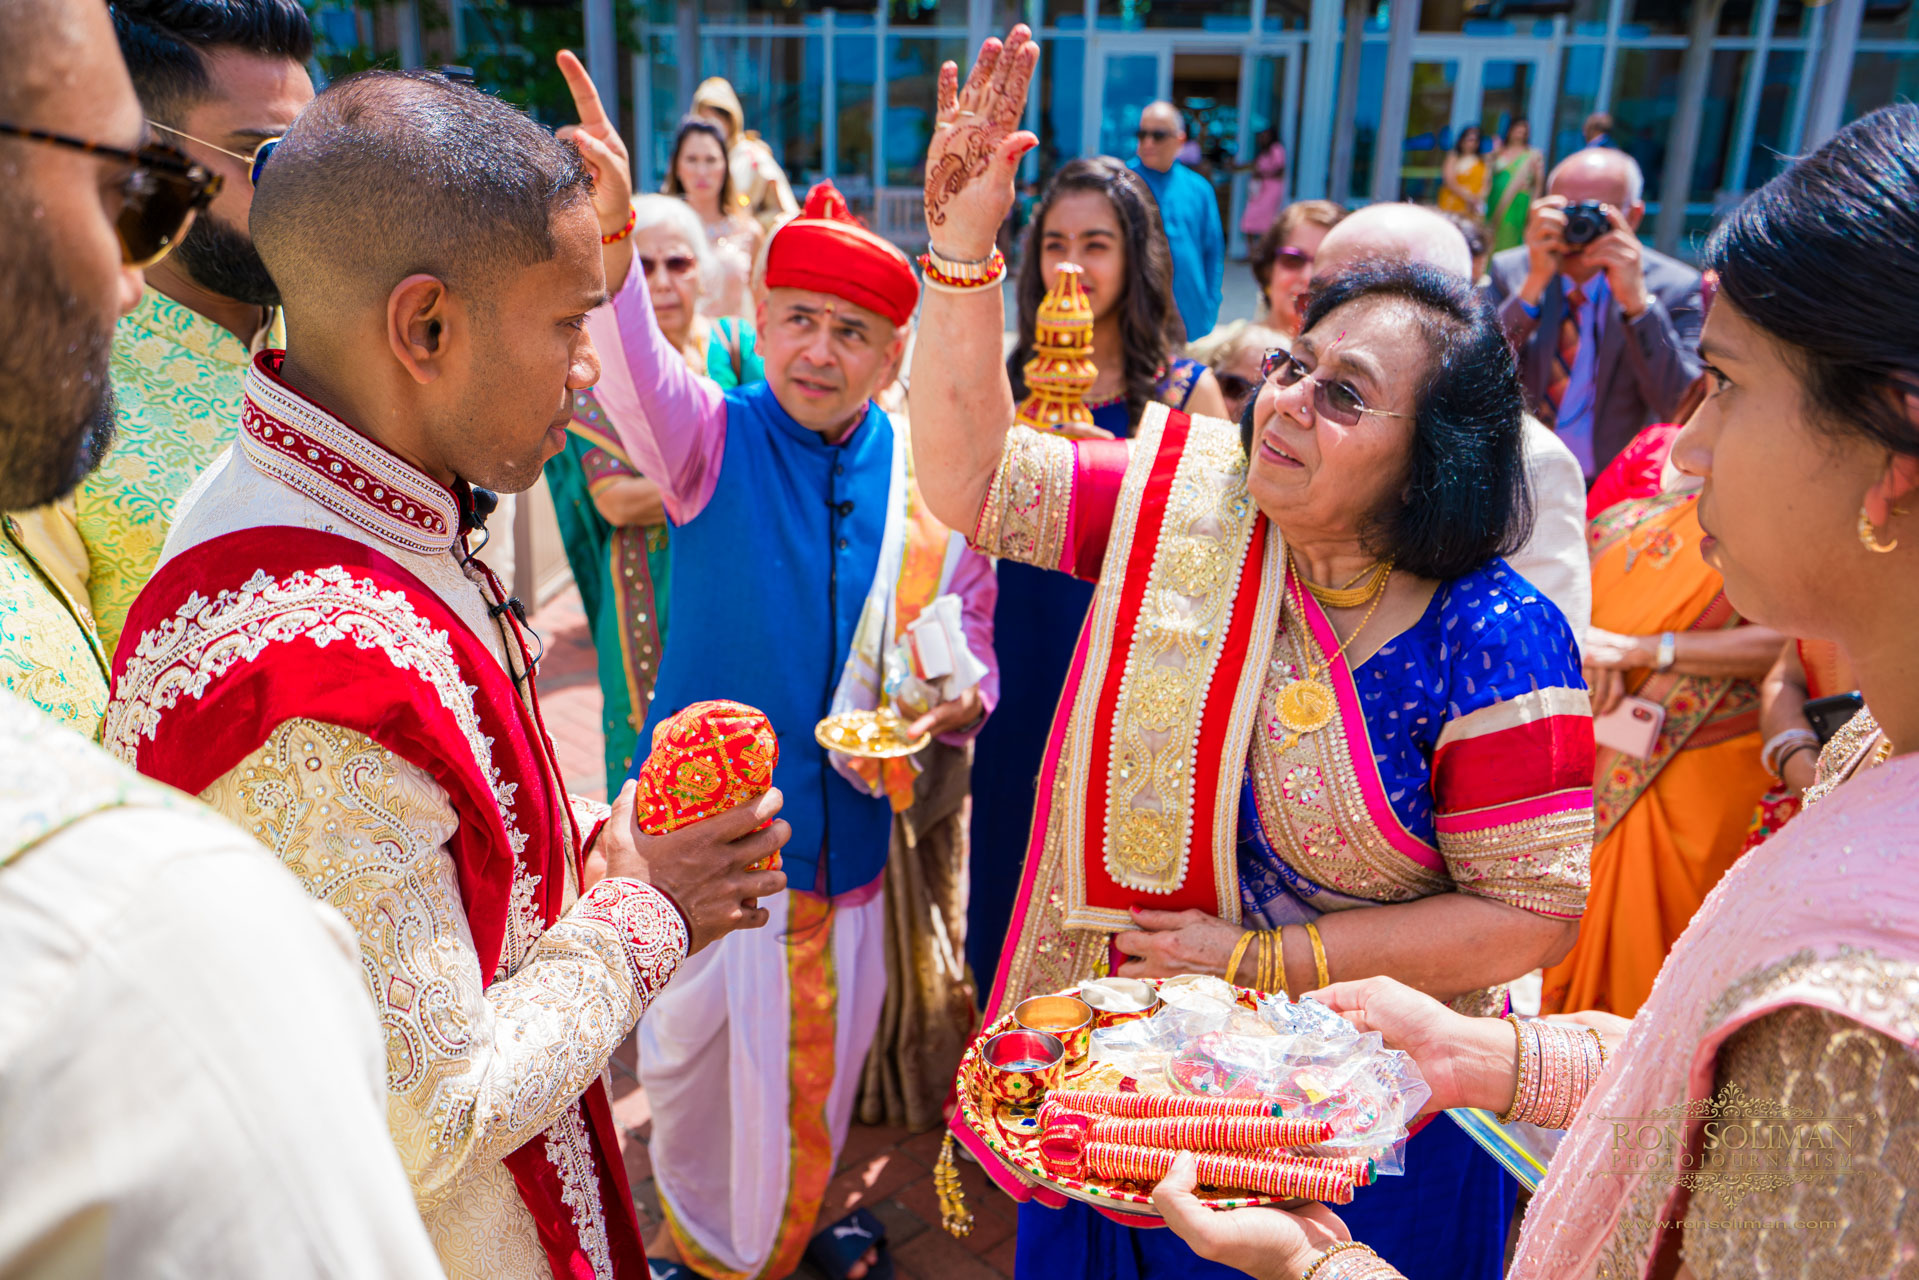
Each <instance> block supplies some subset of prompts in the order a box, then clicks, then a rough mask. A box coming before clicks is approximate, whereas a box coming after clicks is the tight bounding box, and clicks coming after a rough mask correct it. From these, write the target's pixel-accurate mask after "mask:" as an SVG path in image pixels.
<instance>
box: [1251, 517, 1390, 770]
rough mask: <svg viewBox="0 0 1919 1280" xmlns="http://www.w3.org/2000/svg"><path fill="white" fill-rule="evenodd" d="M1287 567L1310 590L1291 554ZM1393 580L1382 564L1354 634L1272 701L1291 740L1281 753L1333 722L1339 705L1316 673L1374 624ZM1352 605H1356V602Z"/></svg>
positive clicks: (1302, 619)
mask: <svg viewBox="0 0 1919 1280" xmlns="http://www.w3.org/2000/svg"><path fill="white" fill-rule="evenodd" d="M1286 563H1287V571H1288V572H1289V573H1291V574H1292V576H1293V578H1294V579H1295V580H1296V581H1298V582H1301V583H1304V584H1305V585H1306V586H1307V587H1308V588H1309V589H1310V587H1311V586H1312V584H1311V583H1308V582H1306V579H1305V577H1304V576H1303V575H1302V574H1300V573H1299V566H1298V565H1297V564H1295V563H1294V562H1293V559H1292V555H1291V553H1290V552H1288V553H1287V559H1286ZM1392 576H1393V565H1392V561H1390V560H1388V561H1385V562H1384V563H1382V564H1381V565H1380V566H1379V571H1377V572H1375V575H1374V577H1375V580H1376V582H1377V584H1378V585H1377V586H1374V585H1373V584H1372V583H1368V584H1367V585H1368V587H1369V588H1370V591H1371V594H1372V597H1373V602H1372V607H1371V608H1369V609H1367V610H1366V616H1365V617H1363V618H1361V619H1360V620H1359V625H1358V626H1356V627H1354V628H1353V633H1352V634H1351V635H1349V636H1347V637H1346V639H1345V640H1343V641H1341V642H1340V646H1339V647H1338V648H1337V649H1335V650H1333V656H1332V657H1330V658H1328V659H1327V660H1326V661H1325V662H1324V663H1323V664H1321V663H1312V662H1309V663H1307V664H1306V674H1305V675H1303V676H1301V677H1300V678H1299V679H1297V680H1294V681H1293V682H1292V683H1291V684H1288V685H1287V686H1286V687H1285V688H1283V689H1281V690H1280V691H1279V697H1278V698H1277V699H1276V700H1275V705H1274V707H1273V710H1274V712H1275V713H1276V714H1277V715H1278V717H1279V722H1280V723H1281V724H1283V725H1285V726H1286V728H1287V730H1288V731H1289V732H1290V734H1291V736H1290V737H1288V738H1287V739H1286V742H1285V744H1284V746H1283V747H1282V748H1281V749H1282V750H1285V751H1291V750H1292V749H1293V747H1294V746H1296V745H1297V744H1298V742H1299V740H1300V738H1301V737H1303V736H1305V735H1306V734H1309V733H1317V732H1318V731H1319V730H1321V729H1324V728H1325V727H1326V726H1327V725H1329V724H1331V723H1332V722H1333V716H1334V714H1335V713H1336V712H1337V711H1338V709H1339V703H1338V702H1337V701H1336V700H1335V699H1334V697H1333V691H1332V688H1331V687H1330V686H1329V685H1328V684H1327V683H1326V682H1325V681H1323V680H1321V679H1319V673H1320V672H1321V671H1331V670H1332V668H1333V663H1335V662H1338V661H1339V660H1340V658H1341V657H1343V656H1344V655H1345V653H1346V650H1347V648H1348V646H1350V645H1351V644H1352V643H1353V641H1355V640H1357V639H1358V638H1359V633H1360V632H1362V631H1364V630H1365V629H1366V624H1367V623H1369V622H1371V621H1372V620H1373V613H1374V611H1375V610H1377V609H1378V608H1379V602H1380V601H1381V600H1384V599H1385V598H1386V583H1387V582H1388V581H1390V580H1391V578H1392ZM1315 598H1317V593H1315ZM1363 598H1364V597H1361V599H1363ZM1354 603H1355V604H1357V603H1358V601H1355V602H1354ZM1299 613H1300V625H1301V626H1303V627H1306V628H1307V635H1308V637H1309V638H1310V636H1311V624H1310V623H1308V622H1307V621H1306V616H1305V610H1304V609H1301V610H1300V611H1299Z"/></svg>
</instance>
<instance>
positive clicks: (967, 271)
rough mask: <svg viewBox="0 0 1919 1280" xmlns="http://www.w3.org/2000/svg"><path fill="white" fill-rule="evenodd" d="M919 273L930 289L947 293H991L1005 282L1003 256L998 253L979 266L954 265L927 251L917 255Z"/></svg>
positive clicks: (977, 263) (960, 263) (950, 260)
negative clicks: (989, 291) (991, 289)
mask: <svg viewBox="0 0 1919 1280" xmlns="http://www.w3.org/2000/svg"><path fill="white" fill-rule="evenodd" d="M919 261H920V271H921V273H922V274H923V275H924V276H925V277H926V283H927V285H928V286H929V287H931V288H935V289H943V290H945V291H947V292H949V293H970V292H972V291H973V290H975V289H990V288H992V287H993V286H995V285H997V284H998V283H999V282H1000V281H1001V280H1004V279H1005V278H1006V255H1005V254H1003V253H1001V252H1000V251H999V250H998V249H995V250H993V254H992V256H991V257H989V258H983V259H981V260H980V261H978V262H955V261H953V260H952V259H950V258H942V257H940V256H939V255H938V254H936V253H934V252H933V251H932V250H931V249H928V250H927V251H926V252H925V253H922V254H921V255H920V259H919Z"/></svg>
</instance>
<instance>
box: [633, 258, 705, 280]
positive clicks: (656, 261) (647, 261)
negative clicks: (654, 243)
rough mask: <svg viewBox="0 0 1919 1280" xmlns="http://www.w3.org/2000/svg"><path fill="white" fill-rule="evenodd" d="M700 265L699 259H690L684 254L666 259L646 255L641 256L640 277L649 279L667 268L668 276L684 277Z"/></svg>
mask: <svg viewBox="0 0 1919 1280" xmlns="http://www.w3.org/2000/svg"><path fill="white" fill-rule="evenodd" d="M699 265H700V261H699V259H698V258H689V257H687V256H686V255H685V254H683V253H676V254H673V255H671V256H670V257H665V258H649V257H647V256H646V255H645V254H641V255H640V275H641V276H643V277H646V278H649V279H650V278H651V277H652V275H653V273H654V271H656V270H658V269H659V268H661V267H665V268H666V274H668V275H669V276H683V275H685V274H686V273H687V272H689V271H691V270H692V269H693V268H694V267H697V266H699Z"/></svg>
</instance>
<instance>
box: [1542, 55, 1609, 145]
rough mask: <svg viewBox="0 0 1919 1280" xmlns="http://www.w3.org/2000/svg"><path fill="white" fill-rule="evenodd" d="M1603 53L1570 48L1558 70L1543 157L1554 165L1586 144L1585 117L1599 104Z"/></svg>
mask: <svg viewBox="0 0 1919 1280" xmlns="http://www.w3.org/2000/svg"><path fill="white" fill-rule="evenodd" d="M1605 62H1606V51H1605V50H1604V49H1602V48H1600V47H1599V46H1598V45H1574V46H1572V47H1570V48H1568V49H1567V50H1566V57H1565V60H1564V61H1563V62H1561V63H1560V67H1559V97H1558V99H1557V100H1556V101H1555V102H1554V104H1553V119H1552V129H1551V132H1550V138H1549V139H1548V141H1549V142H1550V145H1549V146H1547V147H1546V148H1545V150H1546V152H1547V156H1548V158H1549V159H1550V160H1552V161H1554V162H1555V163H1556V162H1558V161H1560V160H1563V159H1564V158H1565V157H1566V156H1568V155H1570V154H1571V153H1573V152H1575V151H1577V150H1579V148H1581V147H1583V146H1585V145H1586V132H1585V128H1586V117H1587V116H1589V115H1591V114H1592V111H1593V104H1594V103H1596V102H1598V101H1599V76H1600V72H1601V71H1602V69H1603V68H1604V67H1605Z"/></svg>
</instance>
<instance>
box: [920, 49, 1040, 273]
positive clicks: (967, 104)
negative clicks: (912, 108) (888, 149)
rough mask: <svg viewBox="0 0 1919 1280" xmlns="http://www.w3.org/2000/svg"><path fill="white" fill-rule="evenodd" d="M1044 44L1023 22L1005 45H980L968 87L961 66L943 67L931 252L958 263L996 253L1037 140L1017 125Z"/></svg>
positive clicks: (933, 161) (930, 176)
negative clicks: (1022, 166) (1019, 174)
mask: <svg viewBox="0 0 1919 1280" xmlns="http://www.w3.org/2000/svg"><path fill="white" fill-rule="evenodd" d="M1038 63H1039V46H1038V45H1037V44H1035V43H1033V33H1032V31H1031V30H1029V29H1028V28H1027V27H1026V25H1025V24H1024V23H1022V24H1020V25H1018V26H1016V27H1014V28H1013V29H1012V31H1010V32H1008V33H1007V36H1006V39H1005V41H1004V42H1002V41H1000V40H998V39H996V38H995V39H989V40H987V41H986V43H985V44H983V45H981V46H980V51H979V57H978V58H977V59H975V60H974V62H973V71H972V74H970V75H969V76H967V77H966V85H965V87H964V88H962V87H961V86H960V82H959V67H958V66H957V65H956V64H954V63H951V62H948V63H946V64H945V65H944V66H942V67H941V68H940V78H939V116H938V118H937V120H936V121H935V122H934V125H933V141H932V144H931V145H930V146H929V147H928V148H927V150H926V231H927V235H928V237H929V238H930V240H931V243H932V249H933V252H934V253H936V254H938V255H939V256H940V257H942V258H948V259H951V260H953V261H955V262H978V261H981V260H982V259H985V258H987V257H990V256H991V255H992V252H993V243H994V240H995V238H996V237H997V236H998V234H999V228H1000V224H1001V223H1002V222H1004V221H1005V220H1006V214H1007V211H1008V210H1010V209H1011V208H1012V207H1013V200H1014V195H1015V193H1014V190H1013V177H1014V173H1015V171H1016V170H1017V169H1018V168H1019V162H1020V157H1021V156H1023V155H1025V154H1026V153H1027V152H1028V151H1030V150H1032V149H1033V148H1034V147H1036V146H1038V145H1039V139H1038V138H1036V137H1034V136H1033V135H1032V134H1031V133H1029V132H1027V131H1026V130H1024V129H1022V128H1020V127H1019V122H1020V118H1021V117H1022V116H1024V115H1025V113H1026V90H1027V88H1028V86H1030V85H1031V84H1032V82H1033V68H1034V67H1035V66H1037V65H1038Z"/></svg>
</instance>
